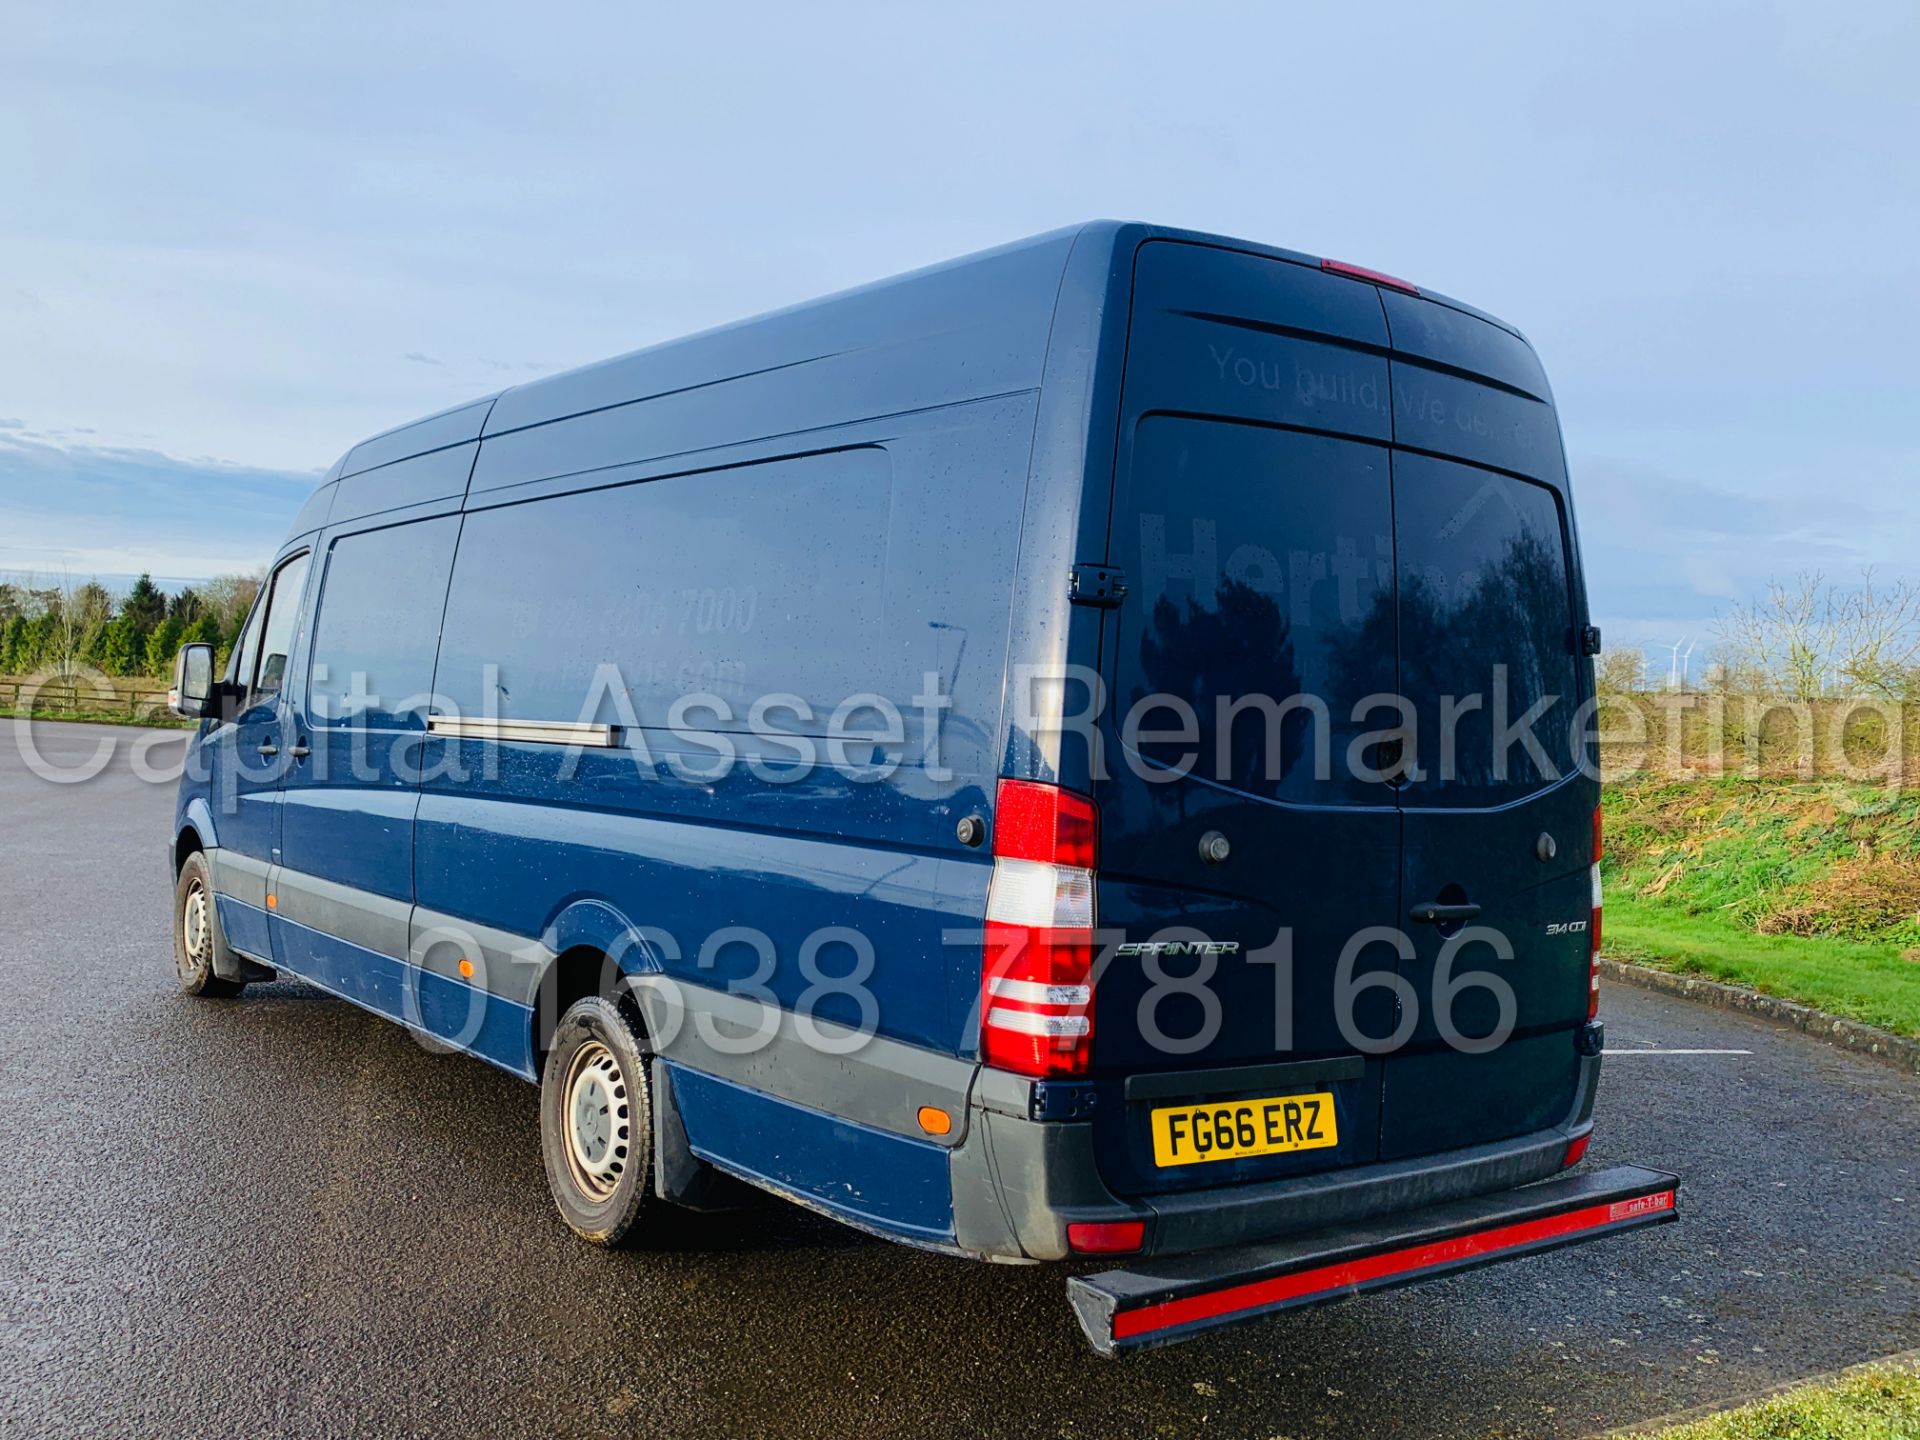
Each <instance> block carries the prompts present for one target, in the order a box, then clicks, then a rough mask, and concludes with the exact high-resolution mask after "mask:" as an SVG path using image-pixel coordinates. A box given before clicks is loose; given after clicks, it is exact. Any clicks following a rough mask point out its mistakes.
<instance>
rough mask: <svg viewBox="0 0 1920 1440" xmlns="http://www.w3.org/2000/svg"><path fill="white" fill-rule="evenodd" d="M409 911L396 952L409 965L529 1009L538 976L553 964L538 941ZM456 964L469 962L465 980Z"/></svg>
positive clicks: (432, 912)
mask: <svg viewBox="0 0 1920 1440" xmlns="http://www.w3.org/2000/svg"><path fill="white" fill-rule="evenodd" d="M412 909H413V925H412V930H411V933H410V935H409V937H408V941H407V944H406V947H405V949H404V950H403V951H402V952H401V953H403V954H404V955H405V956H406V957H407V959H408V960H409V961H410V962H411V963H413V964H415V965H418V966H419V967H420V968H421V969H422V970H429V971H432V972H433V973H434V974H436V975H444V976H446V977H447V978H448V979H449V980H458V981H459V982H460V983H461V984H463V985H475V986H478V987H479V988H481V989H483V990H485V991H487V992H488V993H489V994H492V995H498V996H500V997H501V998H502V999H506V1000H511V1001H513V1003H514V1004H516V1005H525V1006H527V1007H528V1008H532V1006H533V1004H534V1001H535V999H536V998H537V996H538V993H539V989H540V980H541V977H542V976H544V975H545V974H546V973H547V968H548V967H549V966H550V965H552V964H553V960H554V954H553V951H551V950H549V949H548V948H547V947H546V946H545V945H543V944H541V943H540V942H539V941H538V940H529V939H528V938H527V937H526V936H524V935H515V934H513V933H511V932H510V931H506V930H496V929H494V928H493V927H492V926H491V925H481V924H478V923H476V922H475V921H472V920H462V919H460V918H458V917H457V916H453V915H443V914H441V913H440V912H439V911H437V910H428V909H425V908H423V907H418V906H416V907H412ZM462 960H466V961H469V962H471V963H472V965H473V973H472V974H471V975H463V974H461V972H460V962H461V961H462Z"/></svg>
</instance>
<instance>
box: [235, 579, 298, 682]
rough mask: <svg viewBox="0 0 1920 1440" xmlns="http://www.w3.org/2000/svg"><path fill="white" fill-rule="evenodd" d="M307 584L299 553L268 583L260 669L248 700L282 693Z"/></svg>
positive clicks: (261, 636) (261, 634)
mask: <svg viewBox="0 0 1920 1440" xmlns="http://www.w3.org/2000/svg"><path fill="white" fill-rule="evenodd" d="M306 583H307V557H306V556H305V555H296V556H294V558H293V559H291V560H289V561H287V563H286V564H284V565H282V566H281V567H280V568H279V569H278V570H276V571H274V572H273V578H272V579H271V580H269V581H268V582H267V598H266V603H265V610H266V617H267V618H266V621H265V623H264V624H263V625H262V626H261V627H260V668H259V670H258V672H257V673H256V675H255V678H254V681H253V684H252V686H251V687H250V690H249V693H248V696H247V703H248V704H249V705H257V704H258V703H259V702H260V701H262V700H265V699H268V698H270V697H272V696H274V695H277V694H279V693H280V688H281V686H282V684H283V683H284V682H285V680H286V673H287V656H288V655H289V654H290V653H291V652H292V650H293V637H294V634H295V633H296V629H297V626H298V623H299V619H300V592H301V590H302V589H303V588H304V587H305V585H306Z"/></svg>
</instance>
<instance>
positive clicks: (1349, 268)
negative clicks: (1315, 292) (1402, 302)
mask: <svg viewBox="0 0 1920 1440" xmlns="http://www.w3.org/2000/svg"><path fill="white" fill-rule="evenodd" d="M1320 268H1321V269H1322V270H1325V271H1326V272H1327V273H1328V274H1330V275H1345V276H1346V277H1347V278H1348V279H1350V280H1365V281H1366V282H1367V283H1368V284H1370V285H1384V286H1386V287H1387V288H1388V289H1389V290H1404V291H1405V292H1406V293H1407V294H1409V295H1418V294H1419V293H1420V287H1419V286H1417V285H1414V284H1411V283H1409V282H1408V281H1405V280H1402V279H1400V278H1399V277H1398V276H1394V275H1387V274H1384V273H1382V272H1381V271H1379V270H1369V269H1367V267H1366V266H1364V265H1349V264H1347V262H1346V261H1344V260H1322V261H1321V262H1320Z"/></svg>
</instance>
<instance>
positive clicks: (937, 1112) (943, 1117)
mask: <svg viewBox="0 0 1920 1440" xmlns="http://www.w3.org/2000/svg"><path fill="white" fill-rule="evenodd" d="M917 1118H918V1119H919V1121H920V1128H921V1129H922V1130H924V1131H926V1132H927V1134H929V1135H950V1134H952V1133H953V1117H952V1116H951V1115H949V1114H947V1112H946V1111H944V1110H942V1109H941V1108H940V1107H939V1106H937V1105H922V1106H921V1107H920V1114H919V1116H918V1117H917Z"/></svg>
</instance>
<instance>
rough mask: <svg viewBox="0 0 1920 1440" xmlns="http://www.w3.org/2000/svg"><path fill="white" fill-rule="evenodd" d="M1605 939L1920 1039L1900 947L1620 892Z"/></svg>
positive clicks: (1658, 964) (1630, 955)
mask: <svg viewBox="0 0 1920 1440" xmlns="http://www.w3.org/2000/svg"><path fill="white" fill-rule="evenodd" d="M1604 933H1605V941H1604V945H1603V947H1602V948H1603V949H1604V950H1605V952H1606V953H1607V954H1608V955H1610V956H1613V957H1614V958H1615V959H1619V960H1633V961H1637V962H1638V963H1640V964H1642V965H1649V966H1651V967H1653V968H1654V969H1656V970H1671V971H1673V972H1675V973H1677V974H1685V975H1704V976H1706V977H1707V978H1709V979H1712V980H1724V981H1726V982H1728V983H1729V984H1733V985H1745V986H1747V987H1748V988H1750V989H1754V990H1758V991H1761V992H1762V993H1763V994H1767V995H1777V996H1779V997H1781V998H1782V999H1786V1000H1798V1001H1800V1002H1802V1003H1803V1004H1807V1005H1812V1006H1814V1007H1815V1008H1816V1009H1820V1010H1825V1011H1826V1012H1827V1013H1828V1014H1831V1015H1843V1016H1845V1017H1846V1018H1847V1019H1849V1020H1858V1021H1861V1022H1862V1023H1863V1024H1867V1025H1877V1026H1879V1027H1880V1028H1881V1029H1883V1030H1891V1031H1893V1032H1894V1033H1895V1034H1896V1035H1913V1036H1920V962H1916V961H1914V960H1909V959H1905V958H1903V950H1904V949H1905V947H1902V946H1901V945H1898V944H1890V943H1882V944H1875V943H1873V942H1870V941H1861V940H1840V939H1830V938H1825V937H1820V936H1805V935H1761V934H1756V933H1755V932H1754V931H1753V930H1750V929H1748V928H1747V927H1746V926H1744V925H1741V924H1739V923H1738V922H1737V921H1733V920H1728V919H1725V918H1723V917H1722V916H1719V915H1713V914H1707V915H1690V914H1687V913H1686V912H1684V911H1682V910H1678V909H1675V908H1673V907H1670V906H1665V905H1660V904H1658V903H1654V902H1649V901H1645V900H1639V899H1636V898H1635V897H1633V896H1631V895H1620V894H1610V895H1608V896H1607V921H1606V930H1605V932H1604ZM1916 1436H1917V1437H1920V1432H1916Z"/></svg>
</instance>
